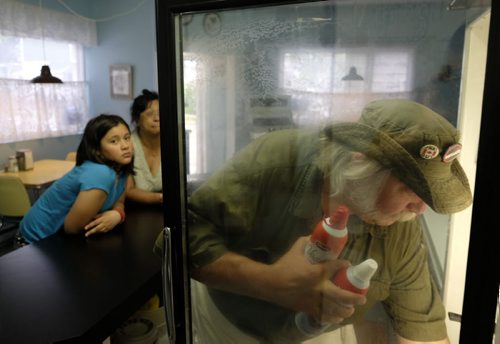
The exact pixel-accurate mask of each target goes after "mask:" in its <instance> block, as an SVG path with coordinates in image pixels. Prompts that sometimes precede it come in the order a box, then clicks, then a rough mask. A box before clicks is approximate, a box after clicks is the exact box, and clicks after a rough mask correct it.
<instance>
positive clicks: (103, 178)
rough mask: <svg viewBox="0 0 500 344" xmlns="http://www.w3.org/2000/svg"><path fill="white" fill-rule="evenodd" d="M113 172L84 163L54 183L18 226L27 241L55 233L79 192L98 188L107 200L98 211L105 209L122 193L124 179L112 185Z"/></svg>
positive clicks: (103, 166)
mask: <svg viewBox="0 0 500 344" xmlns="http://www.w3.org/2000/svg"><path fill="white" fill-rule="evenodd" d="M116 176H117V174H116V171H115V170H113V169H112V168H111V167H109V166H108V165H104V164H98V163H95V162H91V161H85V162H84V163H83V164H82V165H79V166H75V167H74V168H73V169H72V170H71V171H69V172H68V173H67V174H65V175H64V176H63V177H62V178H60V179H59V180H57V181H56V182H54V184H52V185H51V186H50V187H49V188H48V189H47V190H46V191H45V192H44V193H43V194H42V195H41V196H40V198H39V199H38V200H37V201H36V202H35V204H33V206H32V207H31V209H30V210H29V212H28V213H27V214H26V215H25V216H24V218H23V220H22V221H21V224H20V231H21V234H22V235H23V237H24V238H25V239H26V240H27V241H28V242H30V243H31V242H34V241H38V240H41V239H43V238H45V237H48V236H49V235H52V234H54V233H56V232H57V231H58V230H59V229H61V228H62V227H63V225H64V219H65V218H66V215H68V213H69V210H70V209H71V207H72V206H73V203H75V200H76V198H77V196H78V194H79V193H80V192H81V191H86V190H91V189H100V190H103V191H104V192H106V194H107V197H106V200H105V201H104V204H103V205H102V207H101V209H100V210H99V212H100V213H101V212H103V211H106V210H109V209H110V208H111V207H112V206H113V205H114V204H115V203H116V201H118V199H119V198H120V196H121V195H122V194H123V192H124V191H125V185H126V180H127V177H126V175H121V176H120V178H119V180H118V183H117V182H116Z"/></svg>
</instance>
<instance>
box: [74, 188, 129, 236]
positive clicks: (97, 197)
mask: <svg viewBox="0 0 500 344" xmlns="http://www.w3.org/2000/svg"><path fill="white" fill-rule="evenodd" d="M106 197H107V194H106V192H104V191H103V190H101V189H91V190H86V191H81V192H80V193H79V194H78V196H77V198H76V201H75V203H74V204H73V206H72V207H71V209H70V211H69V213H68V215H67V216H66V218H65V219H64V231H65V232H66V233H69V234H77V233H81V232H83V231H86V233H85V236H90V235H92V234H95V233H105V232H108V231H110V230H112V229H113V228H114V227H115V226H116V225H117V224H119V223H120V222H121V219H122V217H121V214H120V212H119V211H116V210H113V209H114V208H120V209H121V210H122V211H123V209H124V201H125V192H124V193H123V194H122V195H121V196H120V198H119V199H118V201H116V203H115V204H114V205H113V209H111V210H107V211H105V212H102V213H99V209H101V207H102V205H103V204H104V201H105V200H106Z"/></svg>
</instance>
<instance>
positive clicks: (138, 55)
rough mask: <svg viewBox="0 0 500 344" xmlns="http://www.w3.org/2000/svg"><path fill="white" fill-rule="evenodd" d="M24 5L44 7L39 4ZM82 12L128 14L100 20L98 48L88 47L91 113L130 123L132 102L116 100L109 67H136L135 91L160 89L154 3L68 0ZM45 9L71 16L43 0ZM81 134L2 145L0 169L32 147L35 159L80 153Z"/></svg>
mask: <svg viewBox="0 0 500 344" xmlns="http://www.w3.org/2000/svg"><path fill="white" fill-rule="evenodd" d="M20 2H23V3H27V4H30V5H34V6H39V2H38V1H37V0H22V1H20ZM65 3H67V4H68V5H69V6H70V7H71V8H72V9H73V10H75V11H76V12H77V13H79V14H81V15H83V16H85V17H90V18H94V19H104V18H111V17H115V16H116V15H117V14H120V13H129V12H132V13H130V14H128V15H125V16H121V17H116V18H115V19H112V20H106V21H98V22H97V41H98V45H97V46H96V47H89V48H86V49H85V52H84V54H85V62H86V64H85V76H86V78H87V81H88V83H89V111H90V114H91V115H97V114H100V113H115V114H118V115H121V116H123V117H125V119H126V120H127V121H129V119H130V116H129V107H130V104H131V102H132V100H127V99H126V100H117V99H112V98H111V97H110V95H109V65H111V64H118V63H123V64H130V65H132V67H133V78H134V80H133V93H134V96H136V95H137V94H139V92H140V91H141V90H142V89H143V88H149V89H154V90H156V89H157V77H156V70H157V69H156V33H155V32H156V31H155V8H154V0H145V1H144V2H143V3H142V5H141V6H140V7H138V8H137V9H135V7H136V6H137V5H138V4H139V3H140V2H139V1H137V0H108V1H99V0H71V1H66V2H65ZM42 6H43V8H48V9H52V10H56V11H61V12H68V10H67V9H66V8H64V7H63V6H62V5H61V4H60V3H59V2H58V1H57V0H43V2H42ZM80 137H81V136H80V135H72V136H62V137H57V138H44V139H40V140H30V141H22V142H13V143H7V144H0V168H1V167H2V166H3V164H4V162H6V161H7V158H8V156H9V155H13V154H15V151H16V149H20V148H30V149H32V150H33V153H34V157H35V159H47V158H55V159H64V157H65V156H66V153H67V152H68V151H71V150H76V148H77V147H78V143H79V142H80Z"/></svg>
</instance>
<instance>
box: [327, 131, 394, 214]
mask: <svg viewBox="0 0 500 344" xmlns="http://www.w3.org/2000/svg"><path fill="white" fill-rule="evenodd" d="M322 143H323V146H322V148H321V152H320V155H319V157H318V161H317V165H318V168H319V169H320V170H321V172H322V173H323V175H324V178H325V179H326V180H329V181H330V190H331V193H330V197H336V196H339V197H341V198H342V200H343V201H344V202H345V203H346V204H348V205H350V206H354V205H355V206H356V207H357V208H362V209H364V210H365V211H372V210H373V209H374V208H375V203H376V200H377V195H378V193H379V190H380V188H381V186H382V185H383V183H384V182H385V181H386V179H387V177H389V175H390V174H391V172H390V170H389V169H387V168H385V167H383V166H382V165H381V164H379V163H378V162H377V161H376V160H373V159H370V158H368V157H366V156H365V155H364V154H362V153H359V152H354V151H352V150H349V149H348V148H346V147H345V146H342V145H340V144H336V143H334V142H332V141H331V140H328V139H327V138H326V137H323V138H322Z"/></svg>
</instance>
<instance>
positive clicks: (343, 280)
mask: <svg viewBox="0 0 500 344" xmlns="http://www.w3.org/2000/svg"><path fill="white" fill-rule="evenodd" d="M377 268H378V264H377V262H376V261H375V260H373V259H371V258H369V259H367V260H365V261H363V262H361V263H360V264H358V265H353V266H349V267H348V268H343V269H340V270H339V271H337V273H336V274H335V276H333V278H332V282H333V284H335V285H336V286H337V287H339V288H342V289H345V290H349V291H352V292H353V293H357V294H361V295H366V293H367V292H368V287H369V286H370V279H371V278H372V276H373V274H374V273H375V271H377Z"/></svg>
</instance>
